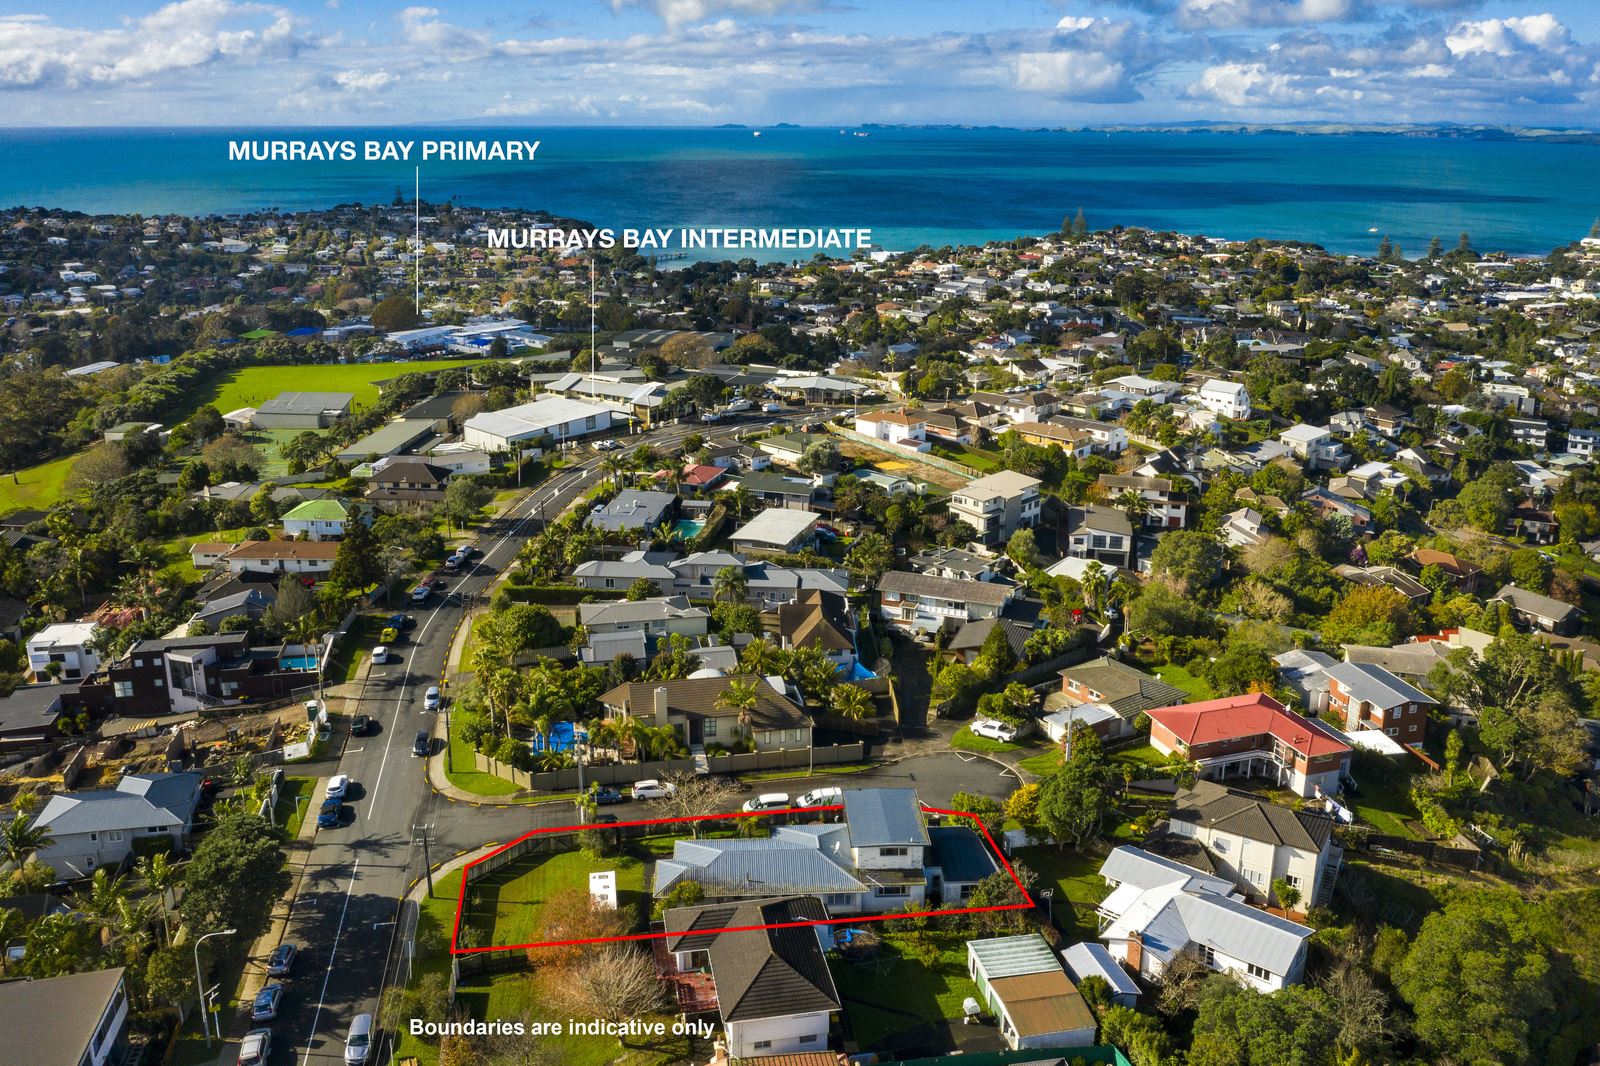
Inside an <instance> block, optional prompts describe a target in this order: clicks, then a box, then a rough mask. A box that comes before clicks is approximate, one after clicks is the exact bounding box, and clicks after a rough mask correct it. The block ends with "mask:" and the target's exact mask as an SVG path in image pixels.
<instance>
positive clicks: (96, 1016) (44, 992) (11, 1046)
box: [0, 966, 123, 1066]
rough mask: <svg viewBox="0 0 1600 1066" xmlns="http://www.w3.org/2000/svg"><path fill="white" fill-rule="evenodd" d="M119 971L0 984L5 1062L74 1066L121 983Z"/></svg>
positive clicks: (81, 1056)
mask: <svg viewBox="0 0 1600 1066" xmlns="http://www.w3.org/2000/svg"><path fill="white" fill-rule="evenodd" d="M122 974H123V970H122V967H120V966H119V967H116V968H115V969H111V970H90V971H88V972H86V973H75V974H69V975H67V976H65V977H47V978H43V979H41V980H37V981H8V982H6V983H5V984H3V985H0V1033H4V1034H5V1048H6V1056H7V1058H6V1061H7V1062H15V1063H27V1064H28V1066H78V1064H79V1062H80V1061H81V1060H82V1059H83V1057H84V1055H85V1054H86V1053H87V1052H88V1051H89V1045H90V1042H91V1041H92V1040H93V1038H94V1035H95V1032H96V1030H97V1029H98V1028H99V1025H100V1021H101V1019H102V1018H104V1017H105V1014H106V1008H108V1007H109V1006H111V1002H112V999H113V998H114V997H115V996H116V994H117V989H118V988H119V987H120V986H121V984H122Z"/></svg>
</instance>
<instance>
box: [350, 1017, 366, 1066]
mask: <svg viewBox="0 0 1600 1066" xmlns="http://www.w3.org/2000/svg"><path fill="white" fill-rule="evenodd" d="M371 1056H372V1015H370V1014H358V1015H356V1016H355V1019H354V1020H353V1021H351V1022H350V1035H349V1036H346V1037H345V1038H344V1061H345V1066H366V1062H367V1059H368V1058H370V1057H371Z"/></svg>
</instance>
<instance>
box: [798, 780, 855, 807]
mask: <svg viewBox="0 0 1600 1066" xmlns="http://www.w3.org/2000/svg"><path fill="white" fill-rule="evenodd" d="M843 802H844V789H842V788H839V787H838V786H837V785H828V786H827V787H825V788H814V789H812V790H811V791H810V792H806V793H803V794H802V795H801V796H800V798H799V799H797V800H795V801H794V805H795V806H796V807H830V806H832V805H833V804H835V803H843Z"/></svg>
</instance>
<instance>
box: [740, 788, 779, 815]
mask: <svg viewBox="0 0 1600 1066" xmlns="http://www.w3.org/2000/svg"><path fill="white" fill-rule="evenodd" d="M789 806H790V804H789V794H788V793H787V792H763V793H762V794H761V795H759V796H757V797H756V798H755V799H749V800H745V801H744V810H745V813H747V814H748V813H750V812H751V811H783V810H788V809H789Z"/></svg>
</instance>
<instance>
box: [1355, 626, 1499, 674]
mask: <svg viewBox="0 0 1600 1066" xmlns="http://www.w3.org/2000/svg"><path fill="white" fill-rule="evenodd" d="M1463 633H1467V634H1473V636H1468V637H1467V638H1466V639H1462V637H1461V634H1463ZM1479 638H1481V640H1482V643H1483V645H1484V646H1487V645H1488V643H1489V642H1490V641H1491V640H1492V639H1493V638H1491V637H1490V636H1489V635H1488V634H1487V633H1478V632H1477V631H1476V630H1472V629H1467V630H1461V629H1447V630H1445V631H1444V633H1442V634H1439V635H1437V636H1435V637H1429V638H1418V639H1416V640H1411V641H1407V642H1406V643H1404V644H1395V645H1392V646H1390V647H1387V648H1384V647H1378V646H1374V645H1368V644H1346V645H1345V646H1344V661H1345V662H1347V663H1364V664H1366V665H1369V666H1376V667H1379V668H1380V669H1383V670H1387V671H1388V672H1389V673H1391V674H1393V675H1394V676H1396V677H1398V678H1400V679H1401V680H1402V681H1406V682H1409V683H1410V684H1412V685H1424V684H1426V683H1427V681H1428V675H1429V674H1431V673H1432V672H1433V668H1434V667H1435V666H1438V665H1439V664H1440V663H1442V662H1444V661H1445V660H1446V659H1448V658H1449V657H1450V653H1451V652H1452V651H1454V650H1455V649H1456V648H1460V647H1471V646H1472V645H1473V644H1474V643H1476V642H1477V641H1478V640H1479ZM1476 650H1478V649H1476V648H1474V651H1476Z"/></svg>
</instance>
